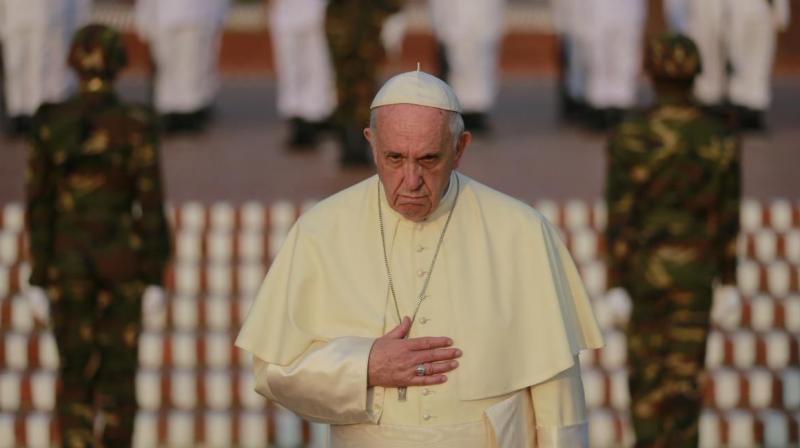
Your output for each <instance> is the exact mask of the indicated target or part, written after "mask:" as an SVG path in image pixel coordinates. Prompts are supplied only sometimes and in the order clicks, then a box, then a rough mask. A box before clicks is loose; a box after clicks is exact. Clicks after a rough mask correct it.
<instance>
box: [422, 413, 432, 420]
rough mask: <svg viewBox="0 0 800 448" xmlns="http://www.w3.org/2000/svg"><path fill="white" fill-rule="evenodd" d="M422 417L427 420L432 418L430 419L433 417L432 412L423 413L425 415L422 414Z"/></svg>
mask: <svg viewBox="0 0 800 448" xmlns="http://www.w3.org/2000/svg"><path fill="white" fill-rule="evenodd" d="M422 419H423V420H426V421H427V420H430V419H431V415H430V414H423V415H422Z"/></svg>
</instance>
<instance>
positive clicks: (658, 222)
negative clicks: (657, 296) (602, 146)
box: [606, 103, 740, 289]
mask: <svg viewBox="0 0 800 448" xmlns="http://www.w3.org/2000/svg"><path fill="white" fill-rule="evenodd" d="M607 155H608V177H607V181H606V182H607V184H606V201H607V206H608V227H607V229H606V243H607V262H608V284H609V287H614V286H624V287H627V288H629V289H630V288H631V287H646V288H655V289H663V288H671V287H675V286H680V287H685V288H690V289H691V288H694V287H703V286H705V287H709V286H710V285H711V282H712V280H713V279H714V278H717V279H718V280H720V281H722V282H723V283H726V284H733V283H734V282H735V274H736V238H737V235H738V231H739V202H740V172H739V171H740V150H739V142H738V139H737V138H735V137H734V136H732V135H731V134H730V133H729V132H728V130H727V129H726V128H725V127H723V126H722V124H721V123H719V122H717V121H716V120H715V119H713V118H712V117H710V116H708V115H706V114H704V113H703V111H702V110H701V109H700V108H699V107H696V106H694V105H692V104H689V103H673V104H669V103H664V104H661V105H659V106H656V107H654V108H653V109H651V110H649V111H647V112H645V113H643V114H640V115H638V116H635V117H633V118H631V119H629V120H626V121H625V122H624V123H623V124H622V125H620V127H619V128H618V129H617V130H616V131H615V133H614V134H613V135H612V137H611V139H610V142H609V145H608V154H607Z"/></svg>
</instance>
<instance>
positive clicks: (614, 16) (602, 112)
mask: <svg viewBox="0 0 800 448" xmlns="http://www.w3.org/2000/svg"><path fill="white" fill-rule="evenodd" d="M580 3H581V4H580V7H581V9H582V10H583V11H584V13H585V14H588V15H589V17H591V22H592V23H591V24H590V26H588V27H585V28H587V29H586V32H587V33H588V35H587V42H588V49H589V72H588V73H589V76H588V81H587V85H586V98H587V100H588V103H589V106H590V107H591V108H592V112H593V113H592V116H593V119H592V120H591V123H590V124H592V125H593V126H594V127H598V128H608V127H612V126H614V125H616V124H617V123H618V122H619V121H620V120H621V119H622V116H623V115H624V111H625V110H627V109H630V108H632V107H634V106H635V105H636V101H637V95H636V94H637V91H638V88H639V74H640V73H641V66H642V48H643V47H642V44H643V33H644V25H645V17H646V13H647V5H646V3H645V1H644V0H594V1H591V2H580Z"/></svg>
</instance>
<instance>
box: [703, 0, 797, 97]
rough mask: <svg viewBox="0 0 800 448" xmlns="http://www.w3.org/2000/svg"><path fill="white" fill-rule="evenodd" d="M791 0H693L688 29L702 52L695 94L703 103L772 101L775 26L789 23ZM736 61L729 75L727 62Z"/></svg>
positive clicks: (783, 25) (781, 26)
mask: <svg viewBox="0 0 800 448" xmlns="http://www.w3.org/2000/svg"><path fill="white" fill-rule="evenodd" d="M789 16H790V14H789V2H788V0H773V1H772V4H770V2H768V1H767V0H704V1H702V2H692V3H691V7H690V9H689V20H688V25H689V26H688V34H689V35H690V36H691V37H692V38H693V39H694V40H695V42H696V43H697V46H698V48H699V49H700V54H701V56H702V58H703V73H702V74H701V75H700V76H699V77H698V78H697V80H696V81H695V96H696V97H697V98H698V99H699V100H700V101H701V102H703V103H706V104H718V103H721V102H722V101H723V100H725V99H726V96H727V99H728V100H730V101H731V102H732V103H734V104H736V105H739V106H745V107H748V108H751V109H756V110H764V109H766V108H767V107H768V106H769V102H770V79H771V73H772V65H773V61H774V57H775V43H776V35H775V33H776V30H780V29H784V28H786V27H787V26H788V23H789ZM728 63H730V64H731V67H732V69H733V70H732V73H731V76H730V77H728V76H727V71H726V65H727V64H728Z"/></svg>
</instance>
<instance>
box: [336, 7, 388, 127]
mask: <svg viewBox="0 0 800 448" xmlns="http://www.w3.org/2000/svg"><path fill="white" fill-rule="evenodd" d="M394 3H397V2H396V0H395V1H385V0H384V1H383V2H375V0H338V1H332V2H329V3H328V9H327V12H326V17H325V33H326V35H327V38H328V46H329V48H330V54H331V60H332V62H333V67H334V71H335V73H336V97H337V100H338V105H337V108H336V112H335V124H336V125H337V126H338V127H339V128H350V127H355V128H358V130H359V132H360V130H361V129H363V128H364V127H366V126H367V125H368V124H369V115H370V110H369V106H370V103H371V102H372V98H373V97H374V96H375V93H377V91H378V69H379V68H380V63H381V62H382V61H383V58H384V49H383V44H382V42H381V39H380V35H381V27H382V26H383V22H384V20H386V18H387V17H388V16H389V15H390V14H391V13H393V12H396V11H398V10H399V9H400V8H399V5H394Z"/></svg>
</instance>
